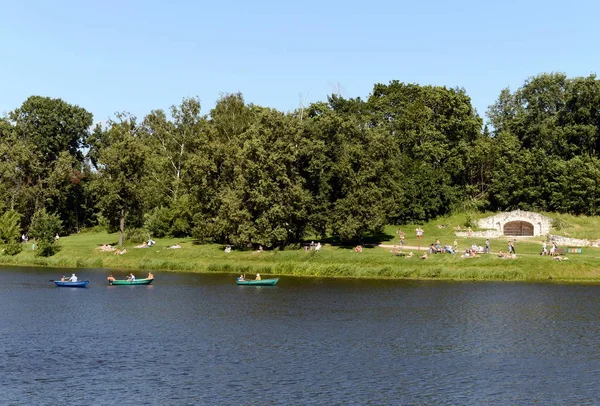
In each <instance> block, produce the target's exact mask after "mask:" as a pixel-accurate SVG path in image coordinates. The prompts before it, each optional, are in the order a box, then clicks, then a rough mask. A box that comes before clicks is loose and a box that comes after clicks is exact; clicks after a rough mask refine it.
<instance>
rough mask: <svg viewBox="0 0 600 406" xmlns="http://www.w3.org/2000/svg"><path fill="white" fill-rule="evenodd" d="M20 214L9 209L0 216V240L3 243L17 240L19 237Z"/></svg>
mask: <svg viewBox="0 0 600 406" xmlns="http://www.w3.org/2000/svg"><path fill="white" fill-rule="evenodd" d="M20 221H21V214H19V213H18V212H16V211H15V210H9V211H7V212H5V213H4V214H2V216H0V242H3V243H5V244H7V243H10V242H15V241H19V238H20V237H21V226H20Z"/></svg>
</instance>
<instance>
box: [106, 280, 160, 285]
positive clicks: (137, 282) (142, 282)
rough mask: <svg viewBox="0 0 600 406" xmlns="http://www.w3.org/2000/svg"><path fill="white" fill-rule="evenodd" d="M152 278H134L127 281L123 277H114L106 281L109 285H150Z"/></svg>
mask: <svg viewBox="0 0 600 406" xmlns="http://www.w3.org/2000/svg"><path fill="white" fill-rule="evenodd" d="M153 280H154V279H136V280H134V281H128V280H123V279H115V280H114V281H108V284H109V285H150V284H151V283H152V281H153Z"/></svg>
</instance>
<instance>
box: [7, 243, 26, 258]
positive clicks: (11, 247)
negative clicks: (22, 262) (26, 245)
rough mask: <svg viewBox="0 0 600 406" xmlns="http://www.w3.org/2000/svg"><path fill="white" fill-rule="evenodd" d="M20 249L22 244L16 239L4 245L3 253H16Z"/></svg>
mask: <svg viewBox="0 0 600 406" xmlns="http://www.w3.org/2000/svg"><path fill="white" fill-rule="evenodd" d="M21 251H23V244H21V243H20V242H18V241H11V242H9V243H8V244H6V246H5V247H4V253H5V254H6V255H11V256H13V255H17V254H18V253H20V252H21Z"/></svg>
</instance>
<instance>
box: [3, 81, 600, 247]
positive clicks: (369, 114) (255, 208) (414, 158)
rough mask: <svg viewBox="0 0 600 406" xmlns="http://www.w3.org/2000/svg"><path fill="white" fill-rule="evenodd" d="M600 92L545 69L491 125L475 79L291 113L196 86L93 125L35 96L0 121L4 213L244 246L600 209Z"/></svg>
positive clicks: (596, 85) (70, 226)
mask: <svg viewBox="0 0 600 406" xmlns="http://www.w3.org/2000/svg"><path fill="white" fill-rule="evenodd" d="M599 105H600V81H598V80H597V79H596V76H595V75H590V76H589V77H585V78H568V77H567V76H566V75H564V74H562V73H550V74H541V75H538V76H535V77H532V78H529V79H527V80H526V81H525V82H524V84H523V86H521V87H520V88H518V89H517V90H516V91H514V92H511V91H510V90H509V89H505V90H503V91H502V92H501V93H500V95H499V97H498V99H497V100H496V102H495V103H494V104H492V105H491V106H490V108H489V111H488V118H489V123H488V124H489V125H485V126H483V121H482V119H481V118H480V117H479V116H478V115H477V113H476V112H475V110H474V109H473V107H472V105H471V101H470V98H469V96H468V95H467V94H466V92H465V90H464V89H460V88H448V87H443V86H421V85H418V84H407V83H401V82H398V81H391V82H389V83H387V84H376V85H375V86H374V87H373V91H372V93H371V94H370V95H368V97H367V98H366V99H365V100H363V99H361V98H356V99H352V98H350V99H346V98H343V97H341V96H338V95H332V96H330V97H328V99H327V100H326V101H324V102H317V103H314V104H312V105H310V106H308V107H307V108H306V109H304V108H303V109H301V110H299V111H298V112H291V113H283V112H280V111H277V110H275V109H270V108H265V107H260V106H256V105H252V104H247V103H246V102H245V101H244V98H243V96H242V95H241V94H239V93H238V94H227V95H224V96H223V97H221V98H220V99H219V100H218V101H217V103H216V105H215V106H214V108H213V109H212V110H210V113H209V114H208V115H202V114H201V106H200V101H199V99H198V98H186V99H183V100H182V102H181V103H180V104H179V105H177V106H173V107H171V109H170V110H169V111H168V112H163V111H162V110H154V111H151V112H150V113H149V114H148V115H147V116H146V117H145V118H144V119H143V120H141V121H140V122H138V121H137V120H136V119H135V117H132V116H130V115H128V114H118V115H117V116H116V118H115V120H114V121H110V122H109V123H108V125H107V126H106V127H105V128H103V127H101V126H96V128H95V129H94V130H93V131H92V132H91V133H90V131H89V128H90V125H91V123H92V116H91V114H90V113H88V112H86V111H85V110H84V109H82V108H80V107H78V106H73V105H70V104H68V103H66V102H64V101H62V100H60V99H50V98H44V97H39V96H32V97H30V98H28V99H27V100H26V101H25V103H23V105H22V106H21V107H20V108H18V109H16V110H14V111H13V112H11V113H10V114H9V115H8V117H7V118H6V119H0V212H7V211H9V210H15V211H17V212H19V213H21V214H22V217H21V218H20V223H19V224H18V225H17V226H16V228H17V229H18V230H22V229H27V228H28V226H29V224H30V222H31V221H32V219H33V214H34V212H39V211H40V210H41V209H45V210H46V212H47V213H57V215H58V219H59V220H60V221H61V223H62V230H63V232H72V231H75V230H80V229H81V228H86V229H89V228H90V227H97V228H104V229H106V230H108V231H116V230H119V231H121V237H120V242H119V243H120V244H122V241H123V238H124V232H125V229H126V228H127V229H138V228H142V227H144V228H145V229H146V230H147V231H146V232H147V233H149V234H150V235H152V236H154V237H163V236H172V237H186V236H190V235H191V236H193V237H195V238H196V239H197V240H198V241H200V242H218V243H226V244H234V245H237V246H239V247H244V248H245V247H252V246H257V245H259V244H260V245H263V246H264V247H268V248H275V247H285V246H292V245H295V244H298V243H300V242H301V241H302V240H303V239H304V238H306V237H307V236H311V238H312V236H313V235H316V236H319V237H320V238H324V237H326V236H327V237H332V241H340V242H355V241H361V240H362V239H363V238H365V236H372V235H377V233H378V232H379V231H380V230H381V229H382V227H383V226H384V225H385V224H389V223H395V224H404V223H411V222H412V223H423V222H427V221H429V220H431V219H434V218H437V217H440V216H445V215H447V214H449V213H451V212H452V211H456V210H459V211H464V212H475V211H477V210H482V211H485V210H491V211H498V210H500V211H505V210H512V209H517V208H519V209H525V210H541V211H555V212H561V213H572V214H587V215H598V214H600V156H599V155H598V154H599V151H600V109H598V106H599ZM87 146H89V150H86V149H85V148H86V147H87ZM84 151H86V153H87V156H86V157H85V158H84V156H83V152H84ZM13 223H14V222H13ZM13 223H11V224H13ZM13 226H14V224H13ZM34 229H35V227H34ZM17 235H18V234H17ZM147 237H148V235H147V234H146V235H144V238H143V239H142V238H141V237H140V238H137V237H136V238H135V239H136V240H137V241H138V242H141V241H142V240H145V239H146V238H147ZM11 238H12V237H11ZM11 241H12V240H11ZM17 242H18V239H17ZM40 244H41V245H42V248H43V249H42V250H40V251H43V252H50V251H51V247H52V243H51V242H50V241H49V240H47V241H46V242H42V241H40V242H39V243H38V248H39V247H40ZM44 244H45V245H44ZM47 247H50V248H47ZM48 250H50V251H48Z"/></svg>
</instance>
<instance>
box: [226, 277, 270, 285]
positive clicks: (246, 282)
mask: <svg viewBox="0 0 600 406" xmlns="http://www.w3.org/2000/svg"><path fill="white" fill-rule="evenodd" d="M278 281H279V278H273V279H261V280H258V281H257V280H253V279H250V280H248V279H246V280H243V281H240V280H238V281H236V282H235V283H237V284H238V285H252V286H273V285H275V284H276V283H277V282H278Z"/></svg>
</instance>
